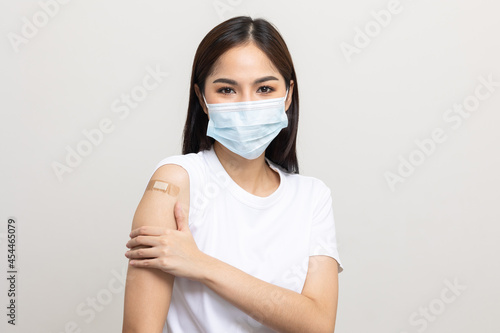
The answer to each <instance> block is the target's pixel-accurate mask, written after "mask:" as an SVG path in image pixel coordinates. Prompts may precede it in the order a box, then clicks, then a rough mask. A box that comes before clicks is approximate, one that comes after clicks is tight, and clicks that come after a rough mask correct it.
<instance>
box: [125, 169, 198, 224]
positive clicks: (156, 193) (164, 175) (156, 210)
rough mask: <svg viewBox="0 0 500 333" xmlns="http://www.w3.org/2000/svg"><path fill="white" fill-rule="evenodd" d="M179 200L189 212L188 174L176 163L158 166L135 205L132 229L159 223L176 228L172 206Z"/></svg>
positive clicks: (185, 210) (186, 211)
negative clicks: (136, 205) (137, 203)
mask: <svg viewBox="0 0 500 333" xmlns="http://www.w3.org/2000/svg"><path fill="white" fill-rule="evenodd" d="M177 201H179V202H180V203H181V205H182V207H183V210H184V212H185V213H186V214H187V213H189V175H188V173H187V171H186V170H185V169H184V168H182V167H181V166H179V165H176V164H165V165H163V166H161V167H159V168H158V169H157V170H156V171H155V172H154V173H153V175H152V176H151V179H150V180H149V181H148V184H147V186H146V189H145V191H144V195H143V197H142V199H141V201H140V203H139V206H138V207H137V210H136V213H135V216H134V221H133V225H132V229H134V228H137V227H140V226H142V225H159V226H166V227H169V228H173V229H176V224H175V219H174V213H173V207H174V205H175V203H176V202H177Z"/></svg>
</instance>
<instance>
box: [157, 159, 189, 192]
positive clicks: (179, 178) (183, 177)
mask: <svg viewBox="0 0 500 333" xmlns="http://www.w3.org/2000/svg"><path fill="white" fill-rule="evenodd" d="M151 179H160V180H165V181H171V182H172V183H173V184H175V185H176V186H179V187H185V186H187V188H186V190H188V191H189V174H188V172H187V171H186V170H185V169H184V168H183V167H181V166H180V165H178V164H164V165H162V166H161V167H159V168H158V169H157V170H156V171H155V172H154V174H153V176H152V177H151Z"/></svg>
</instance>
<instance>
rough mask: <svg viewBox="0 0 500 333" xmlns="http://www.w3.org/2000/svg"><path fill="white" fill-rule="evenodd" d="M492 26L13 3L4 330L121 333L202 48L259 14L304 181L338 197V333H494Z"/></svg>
mask: <svg viewBox="0 0 500 333" xmlns="http://www.w3.org/2000/svg"><path fill="white" fill-rule="evenodd" d="M499 12H500V5H499V4H498V2H495V1H486V0H454V1H451V0H443V1H430V0H419V1H412V0H400V1H396V0H380V1H379V0H377V1H368V0H358V1H349V2H347V1H343V2H333V1H261V0H254V1H250V0H220V1H212V0H210V1H201V0H197V1H157V0H150V1H130V0H122V1H118V0H110V1H96V0H87V1H78V0H73V1H62V0H41V1H15V2H12V1H2V2H1V4H0V17H1V35H2V38H1V42H0V48H1V60H2V61H1V62H0V69H1V89H0V97H1V99H0V100H1V122H0V131H1V134H2V140H1V141H0V147H1V156H2V157H1V158H2V163H1V186H0V195H1V204H0V216H1V219H2V224H1V229H0V242H1V244H0V248H1V253H0V258H1V260H0V267H1V268H2V273H1V276H2V278H1V279H0V304H2V307H1V308H2V313H1V316H0V317H1V318H2V320H1V324H0V330H1V331H2V332H53V333H62V332H120V331H121V324H122V316H123V296H124V289H123V283H124V278H125V273H126V268H127V258H125V256H124V253H125V251H126V247H125V243H126V242H127V241H128V239H129V237H128V234H129V232H130V229H131V223H132V217H133V214H134V212H135V209H136V207H137V204H138V203H139V200H140V198H141V196H142V194H143V191H144V189H145V186H146V184H147V182H148V179H149V176H150V175H151V172H152V171H153V168H154V167H155V165H156V164H157V163H158V162H159V161H160V160H161V159H163V158H164V157H167V156H170V155H175V154H180V153H181V134H182V128H183V125H184V121H185V116H186V111H187V101H188V91H189V79H190V75H191V66H192V61H193V57H194V53H195V50H196V48H197V46H198V44H199V42H200V41H201V39H202V38H203V37H204V36H205V34H206V33H207V32H208V31H209V30H210V29H212V28H213V27H214V26H215V25H217V24H218V23H220V22H222V21H223V20H225V19H228V18H230V17H232V16H236V15H250V16H252V17H254V18H257V17H263V18H266V19H268V20H270V21H271V22H273V23H274V24H275V25H276V26H277V27H278V29H279V31H280V32H281V33H282V35H283V37H284V38H285V41H286V42H287V43H288V46H289V49H290V52H291V54H292V57H293V60H294V63H295V67H296V71H297V75H298V80H297V81H298V86H299V91H300V103H301V104H300V112H301V114H300V125H299V138H298V156H299V163H300V168H301V173H302V174H304V175H308V176H314V177H317V178H320V179H322V180H323V181H324V182H325V183H326V184H327V185H328V186H329V187H330V188H331V190H332V195H333V208H334V214H335V221H336V227H337V234H338V236H337V238H338V245H339V252H340V256H341V260H342V263H343V265H344V268H345V270H344V272H342V273H341V274H340V276H339V279H340V281H339V282H340V290H339V307H338V316H337V330H336V332H339V333H352V332H356V333H357V332H376V333H389V332H392V333H403V332H406V333H413V332H429V333H432V332H436V333H437V332H440V333H442V332H454V333H459V332H460V333H468V332H481V333H494V332H499V331H500V323H499V322H498V320H497V319H498V311H499V310H500V301H499V299H500V288H499V286H498V276H500V264H499V263H500V261H499V260H498V258H497V256H498V253H499V252H500V251H499V250H500V245H499V231H500V227H499V221H500V211H499V198H500V190H499V186H500V176H499V173H498V170H500V158H499V148H498V146H499V143H500V131H499V130H498V127H499V125H500V115H499V106H500V83H499V82H500V65H499V59H500V38H499V36H498V33H499V32H500V20H498V13H499ZM154 72H156V73H157V74H155V75H152V74H151V73H154ZM158 73H159V74H158ZM166 73H168V74H166ZM148 75H149V76H150V78H148ZM154 78H156V81H155V80H154ZM144 80H146V86H145V85H144ZM146 87H147V88H148V89H146ZM127 96H132V97H131V100H130V101H129V102H128V103H129V104H127V102H126V101H125V100H126V98H127ZM75 155H78V156H75ZM9 217H14V218H15V220H16V225H17V229H16V230H17V243H16V250H17V269H18V273H17V279H16V280H17V285H16V292H17V294H16V306H17V307H16V314H17V317H16V326H15V327H13V326H12V325H9V324H7V319H8V317H7V311H8V310H7V304H8V303H7V302H9V301H10V298H9V297H8V295H7V291H8V289H9V287H10V285H8V281H7V280H6V278H5V277H6V276H7V244H8V243H7V233H8V230H7V221H8V218H9Z"/></svg>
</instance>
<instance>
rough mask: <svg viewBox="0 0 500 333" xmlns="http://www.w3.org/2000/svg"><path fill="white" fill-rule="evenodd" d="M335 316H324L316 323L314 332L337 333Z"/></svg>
mask: <svg viewBox="0 0 500 333" xmlns="http://www.w3.org/2000/svg"><path fill="white" fill-rule="evenodd" d="M335 319H336V316H335V315H333V316H332V315H323V316H321V318H317V320H316V321H315V325H314V329H313V330H311V331H312V332H317V333H334V332H335Z"/></svg>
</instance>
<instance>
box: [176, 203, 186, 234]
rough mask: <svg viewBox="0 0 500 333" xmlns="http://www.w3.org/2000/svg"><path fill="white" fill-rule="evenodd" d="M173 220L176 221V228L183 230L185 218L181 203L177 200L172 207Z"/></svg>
mask: <svg viewBox="0 0 500 333" xmlns="http://www.w3.org/2000/svg"><path fill="white" fill-rule="evenodd" d="M174 215H175V222H176V223H177V230H183V229H184V228H185V227H186V224H187V221H186V220H187V219H186V216H185V215H184V211H183V210H182V205H181V203H180V202H179V201H177V202H176V203H175V207H174Z"/></svg>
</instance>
